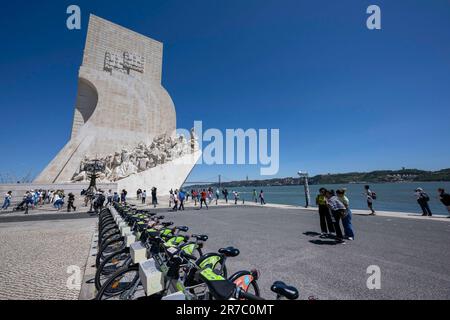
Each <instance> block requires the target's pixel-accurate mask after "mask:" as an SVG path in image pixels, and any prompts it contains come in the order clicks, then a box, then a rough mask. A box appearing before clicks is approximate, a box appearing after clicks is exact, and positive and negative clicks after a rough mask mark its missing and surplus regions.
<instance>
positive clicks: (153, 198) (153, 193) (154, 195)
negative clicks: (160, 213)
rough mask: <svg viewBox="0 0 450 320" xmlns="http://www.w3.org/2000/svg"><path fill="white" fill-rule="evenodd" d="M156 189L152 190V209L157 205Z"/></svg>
mask: <svg viewBox="0 0 450 320" xmlns="http://www.w3.org/2000/svg"><path fill="white" fill-rule="evenodd" d="M156 192H157V190H156V187H153V188H152V205H153V207H154V208H156V205H157V204H158V198H157V197H156Z"/></svg>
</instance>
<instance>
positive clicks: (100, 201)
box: [94, 190, 126, 214]
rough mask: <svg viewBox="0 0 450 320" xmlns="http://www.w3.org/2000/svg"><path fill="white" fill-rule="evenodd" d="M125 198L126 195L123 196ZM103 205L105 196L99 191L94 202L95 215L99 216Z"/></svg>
mask: <svg viewBox="0 0 450 320" xmlns="http://www.w3.org/2000/svg"><path fill="white" fill-rule="evenodd" d="M125 197H126V195H125ZM125 199H126V198H125ZM104 203H105V195H104V194H103V191H101V190H99V192H98V193H97V196H96V198H95V200H94V211H95V213H97V214H99V213H100V212H101V211H102V209H103V205H104Z"/></svg>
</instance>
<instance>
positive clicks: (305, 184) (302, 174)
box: [297, 171, 310, 208]
mask: <svg viewBox="0 0 450 320" xmlns="http://www.w3.org/2000/svg"><path fill="white" fill-rule="evenodd" d="M297 174H298V176H299V177H300V179H299V180H300V181H299V182H300V183H301V180H302V179H301V178H303V187H304V189H305V201H306V204H305V208H308V207H309V200H310V196H309V185H308V172H302V171H299V172H297Z"/></svg>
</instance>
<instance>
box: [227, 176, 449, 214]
mask: <svg viewBox="0 0 450 320" xmlns="http://www.w3.org/2000/svg"><path fill="white" fill-rule="evenodd" d="M364 185H365V184H343V185H310V186H309V189H310V194H311V202H312V204H313V205H314V206H315V197H316V195H317V193H318V190H319V189H320V188H321V187H324V188H327V189H334V190H336V189H339V188H342V187H345V188H347V197H348V198H349V200H350V206H351V208H354V209H366V208H367V202H366V197H365V196H364ZM417 187H421V188H423V189H424V191H425V192H426V193H428V195H429V196H430V202H429V205H430V208H431V212H432V213H433V214H437V215H448V212H447V209H446V208H445V207H444V205H443V204H442V203H441V202H440V201H439V198H438V194H437V189H438V188H439V187H442V188H444V189H445V190H446V191H447V192H449V191H450V182H412V183H410V182H405V183H382V184H376V183H373V184H370V188H371V190H372V191H374V192H376V194H377V200H375V201H374V208H375V210H380V211H398V212H412V213H420V214H421V213H422V211H421V209H420V207H419V204H418V203H417V201H416V197H415V195H414V190H415V188H417ZM227 189H228V191H229V192H230V193H231V191H232V190H237V191H238V192H239V193H240V196H241V198H242V197H244V199H245V200H246V201H251V200H252V190H253V189H256V190H257V192H258V193H259V191H260V190H261V189H262V190H264V195H265V199H266V202H268V203H278V204H289V205H299V206H304V205H305V194H304V188H303V186H302V185H297V186H266V187H235V188H233V187H228V188H227ZM231 197H232V196H231V195H230V198H231Z"/></svg>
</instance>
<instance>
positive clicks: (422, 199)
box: [364, 185, 450, 218]
mask: <svg viewBox="0 0 450 320" xmlns="http://www.w3.org/2000/svg"><path fill="white" fill-rule="evenodd" d="M364 188H365V195H366V197H367V206H368V207H369V210H370V211H371V215H375V210H374V208H373V202H374V200H375V199H376V193H375V192H373V191H371V190H370V187H369V186H368V185H366V186H365V187H364ZM437 193H438V198H439V200H440V201H441V203H442V204H443V205H444V206H445V207H446V209H447V211H448V213H449V216H448V218H450V195H449V194H448V193H446V192H445V190H444V188H438V190H437ZM414 196H415V197H416V200H417V203H418V204H419V207H420V209H421V210H422V216H425V217H431V216H432V215H433V213H432V212H431V209H430V206H429V202H430V196H429V195H428V194H427V193H426V192H425V191H424V190H423V189H422V188H416V189H415V190H414Z"/></svg>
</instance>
